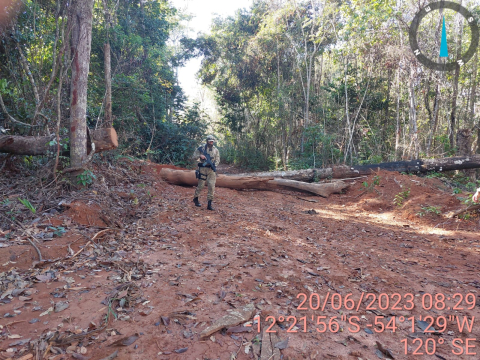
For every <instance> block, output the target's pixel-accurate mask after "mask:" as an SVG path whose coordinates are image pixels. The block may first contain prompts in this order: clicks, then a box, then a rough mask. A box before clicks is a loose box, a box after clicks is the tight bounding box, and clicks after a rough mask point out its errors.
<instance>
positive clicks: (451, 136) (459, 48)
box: [448, 1, 463, 150]
mask: <svg viewBox="0 0 480 360" xmlns="http://www.w3.org/2000/svg"><path fill="white" fill-rule="evenodd" d="M460 5H462V1H460ZM458 15H459V14H457V16H458ZM459 21H460V24H459V27H460V30H459V31H458V39H457V60H458V59H460V58H461V57H462V33H463V17H462V16H460V20H459ZM459 78H460V65H459V64H458V63H457V66H456V67H455V77H454V80H453V94H452V112H451V113H450V123H449V129H448V132H449V134H448V135H449V140H450V147H451V149H452V150H453V149H454V148H455V122H456V113H457V98H458V81H459Z"/></svg>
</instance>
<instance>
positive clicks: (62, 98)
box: [0, 0, 480, 169]
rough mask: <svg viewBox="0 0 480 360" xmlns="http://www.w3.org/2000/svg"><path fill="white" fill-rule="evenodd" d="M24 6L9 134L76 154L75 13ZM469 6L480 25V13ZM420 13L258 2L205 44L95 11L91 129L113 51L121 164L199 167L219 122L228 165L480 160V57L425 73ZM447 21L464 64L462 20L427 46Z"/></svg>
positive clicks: (353, 0)
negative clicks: (196, 68) (197, 98)
mask: <svg viewBox="0 0 480 360" xmlns="http://www.w3.org/2000/svg"><path fill="white" fill-rule="evenodd" d="M14 3H15V2H14ZM17 3H21V4H22V7H20V8H17V9H11V8H10V9H9V12H10V14H13V12H14V11H17V15H16V16H13V17H11V18H10V20H9V21H6V20H5V19H4V20H3V22H2V23H1V29H0V31H1V35H0V95H1V97H0V100H2V101H1V104H0V105H2V104H3V105H2V108H0V110H1V111H0V125H2V126H3V127H5V128H9V129H10V134H20V135H46V134H49V133H52V132H56V131H58V132H59V133H60V135H61V138H62V139H64V140H63V141H65V142H66V143H68V138H67V137H68V134H69V131H68V128H69V127H68V125H69V106H70V102H71V94H70V77H71V53H70V51H69V41H70V38H69V37H70V36H71V34H70V28H69V22H70V20H71V19H70V18H71V15H70V13H69V7H70V3H69V2H68V1H66V0H23V1H21V2H20V1H18V2H17ZM462 4H463V6H466V7H467V8H468V9H469V10H470V11H471V12H472V13H473V14H475V16H477V17H478V18H480V6H479V5H478V3H476V2H475V1H473V0H467V1H463V2H462ZM418 10H419V5H418V3H417V2H414V1H412V0H406V1H400V0H366V1H364V0H350V1H343V0H297V1H294V0H288V1H287V0H268V1H267V0H256V1H254V4H253V6H252V7H251V8H250V9H244V10H240V11H238V12H237V13H236V15H235V16H233V17H229V18H217V19H216V20H215V22H214V24H213V27H212V31H211V34H209V35H205V36H203V37H201V38H198V39H195V40H194V39H188V38H185V37H184V36H183V32H182V26H181V20H182V19H183V18H184V17H185V15H183V14H181V13H179V12H178V11H177V10H176V9H175V8H174V7H173V6H172V5H171V4H170V3H169V2H168V1H166V0H147V1H145V0H134V1H131V0H116V1H113V0H102V1H100V0H96V1H95V3H94V13H93V30H92V52H91V58H90V74H89V78H88V106H87V124H88V126H89V127H90V128H92V129H93V128H97V127H102V126H105V124H104V122H105V120H104V113H105V98H106V96H105V94H106V85H105V79H104V52H105V50H104V49H105V44H106V43H108V44H109V45H110V47H111V68H112V104H113V108H112V111H113V113H112V114H113V126H114V127H115V129H116V130H117V132H118V134H119V143H120V146H119V148H118V149H117V150H116V154H123V155H132V156H137V157H149V158H150V159H152V160H154V161H158V162H162V163H174V164H177V165H181V166H186V165H187V164H188V158H189V156H190V154H191V153H192V151H193V149H194V147H195V145H196V144H197V143H198V142H200V141H202V139H203V137H204V136H205V133H206V129H207V126H208V125H209V124H210V125H212V126H214V127H215V131H216V132H217V134H219V135H220V138H221V139H222V140H223V141H222V144H221V145H222V152H223V156H222V158H223V159H225V160H227V161H230V162H235V163H237V164H239V165H243V166H246V167H250V168H254V169H255V168H257V169H265V168H270V169H274V168H277V169H278V168H283V169H287V168H288V169H294V168H308V167H321V166H324V165H326V164H331V163H348V164H359V163H375V162H381V161H393V160H399V159H410V158H418V157H434V156H448V155H453V154H456V153H462V154H465V153H466V152H480V142H479V141H478V139H479V134H480V127H479V117H478V111H476V105H477V104H478V101H477V100H478V96H477V83H478V49H477V53H476V54H475V56H474V57H473V58H472V60H470V61H469V62H468V63H467V64H466V65H464V66H462V67H458V68H457V70H455V71H450V72H438V71H432V70H429V69H428V68H426V67H424V66H422V65H421V64H419V63H418V61H417V60H416V59H415V57H414V55H413V53H412V51H411V49H410V47H409V43H408V27H409V24H410V22H411V20H412V19H413V17H414V15H415V13H416V12H417V11H418ZM441 15H443V16H445V19H446V23H447V24H449V26H450V24H452V25H451V26H452V27H453V28H452V29H450V31H449V32H448V34H449V38H448V42H449V44H450V45H449V51H450V59H456V58H458V57H459V55H460V54H461V53H462V52H463V53H464V52H465V51H466V49H467V48H468V47H469V44H470V37H471V34H470V28H469V26H467V25H466V24H467V23H466V21H465V20H464V19H463V17H462V16H459V15H458V14H456V13H455V12H453V11H450V10H446V11H443V12H440V14H439V12H438V11H437V12H433V13H432V14H431V15H428V16H427V17H426V18H425V19H424V21H423V22H422V27H421V28H420V35H419V41H421V46H422V47H423V49H425V51H426V52H429V53H430V54H433V55H431V56H432V57H433V58H434V57H435V54H438V49H439V46H440V43H439V39H440V36H439V32H440V29H441V19H442V17H441ZM478 18H477V19H478ZM169 40H171V41H169ZM198 55H202V56H203V63H202V68H201V70H200V72H199V75H200V79H201V81H202V82H203V84H204V85H206V86H207V87H209V88H210V89H211V90H212V91H213V93H214V94H215V100H216V104H217V106H218V109H219V114H220V115H219V118H218V119H209V118H208V116H207V115H206V114H205V112H204V111H203V110H202V106H201V105H199V104H194V105H191V106H187V105H186V99H185V96H184V94H183V92H182V89H181V88H180V87H179V86H178V82H177V78H176V71H177V69H178V68H179V67H181V66H182V65H183V64H184V62H185V61H186V60H188V59H189V58H190V57H192V56H198ZM57 122H58V124H57ZM107 122H108V121H107ZM57 126H58V127H57ZM458 134H461V135H462V139H461V141H463V142H465V141H466V143H467V145H466V147H465V144H463V145H462V144H460V140H458V141H457V135H458ZM465 139H466V140H465ZM466 148H468V150H465V149H466ZM64 161H66V162H68V158H65V159H64Z"/></svg>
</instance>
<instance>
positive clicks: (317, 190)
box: [160, 169, 349, 197]
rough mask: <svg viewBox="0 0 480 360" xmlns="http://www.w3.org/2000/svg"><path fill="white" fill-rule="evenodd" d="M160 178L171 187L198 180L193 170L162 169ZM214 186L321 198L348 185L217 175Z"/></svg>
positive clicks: (194, 182) (193, 183)
mask: <svg viewBox="0 0 480 360" xmlns="http://www.w3.org/2000/svg"><path fill="white" fill-rule="evenodd" d="M160 176H161V177H162V179H164V180H165V181H166V182H168V183H170V184H173V185H189V186H195V185H197V184H198V180H197V178H196V177H195V171H193V170H173V169H162V170H161V171H160ZM216 186H218V187H225V188H230V189H257V190H292V189H295V190H301V191H307V192H310V193H313V194H316V195H319V196H322V197H328V196H330V195H331V194H333V193H339V192H340V191H342V190H343V189H345V188H347V187H348V186H349V185H348V184H347V183H344V182H343V181H336V182H333V183H328V184H316V183H313V184H309V183H305V182H300V181H295V180H285V179H274V178H273V177H254V176H227V175H217V181H216Z"/></svg>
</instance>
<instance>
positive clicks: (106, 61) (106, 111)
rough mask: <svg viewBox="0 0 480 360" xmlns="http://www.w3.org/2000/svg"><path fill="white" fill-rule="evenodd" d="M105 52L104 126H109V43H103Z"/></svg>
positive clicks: (110, 107)
mask: <svg viewBox="0 0 480 360" xmlns="http://www.w3.org/2000/svg"><path fill="white" fill-rule="evenodd" d="M104 52H105V88H106V89H105V90H106V91H105V123H104V127H106V128H111V127H112V126H113V119H112V66H111V55H110V43H108V42H107V43H106V44H105V45H104Z"/></svg>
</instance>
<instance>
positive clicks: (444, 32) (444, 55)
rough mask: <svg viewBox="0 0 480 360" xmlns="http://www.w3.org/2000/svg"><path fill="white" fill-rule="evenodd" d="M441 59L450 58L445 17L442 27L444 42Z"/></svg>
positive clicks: (441, 45)
mask: <svg viewBox="0 0 480 360" xmlns="http://www.w3.org/2000/svg"><path fill="white" fill-rule="evenodd" d="M440 57H448V46H447V30H446V28H445V16H444V17H443V25H442V40H441V42H440Z"/></svg>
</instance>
